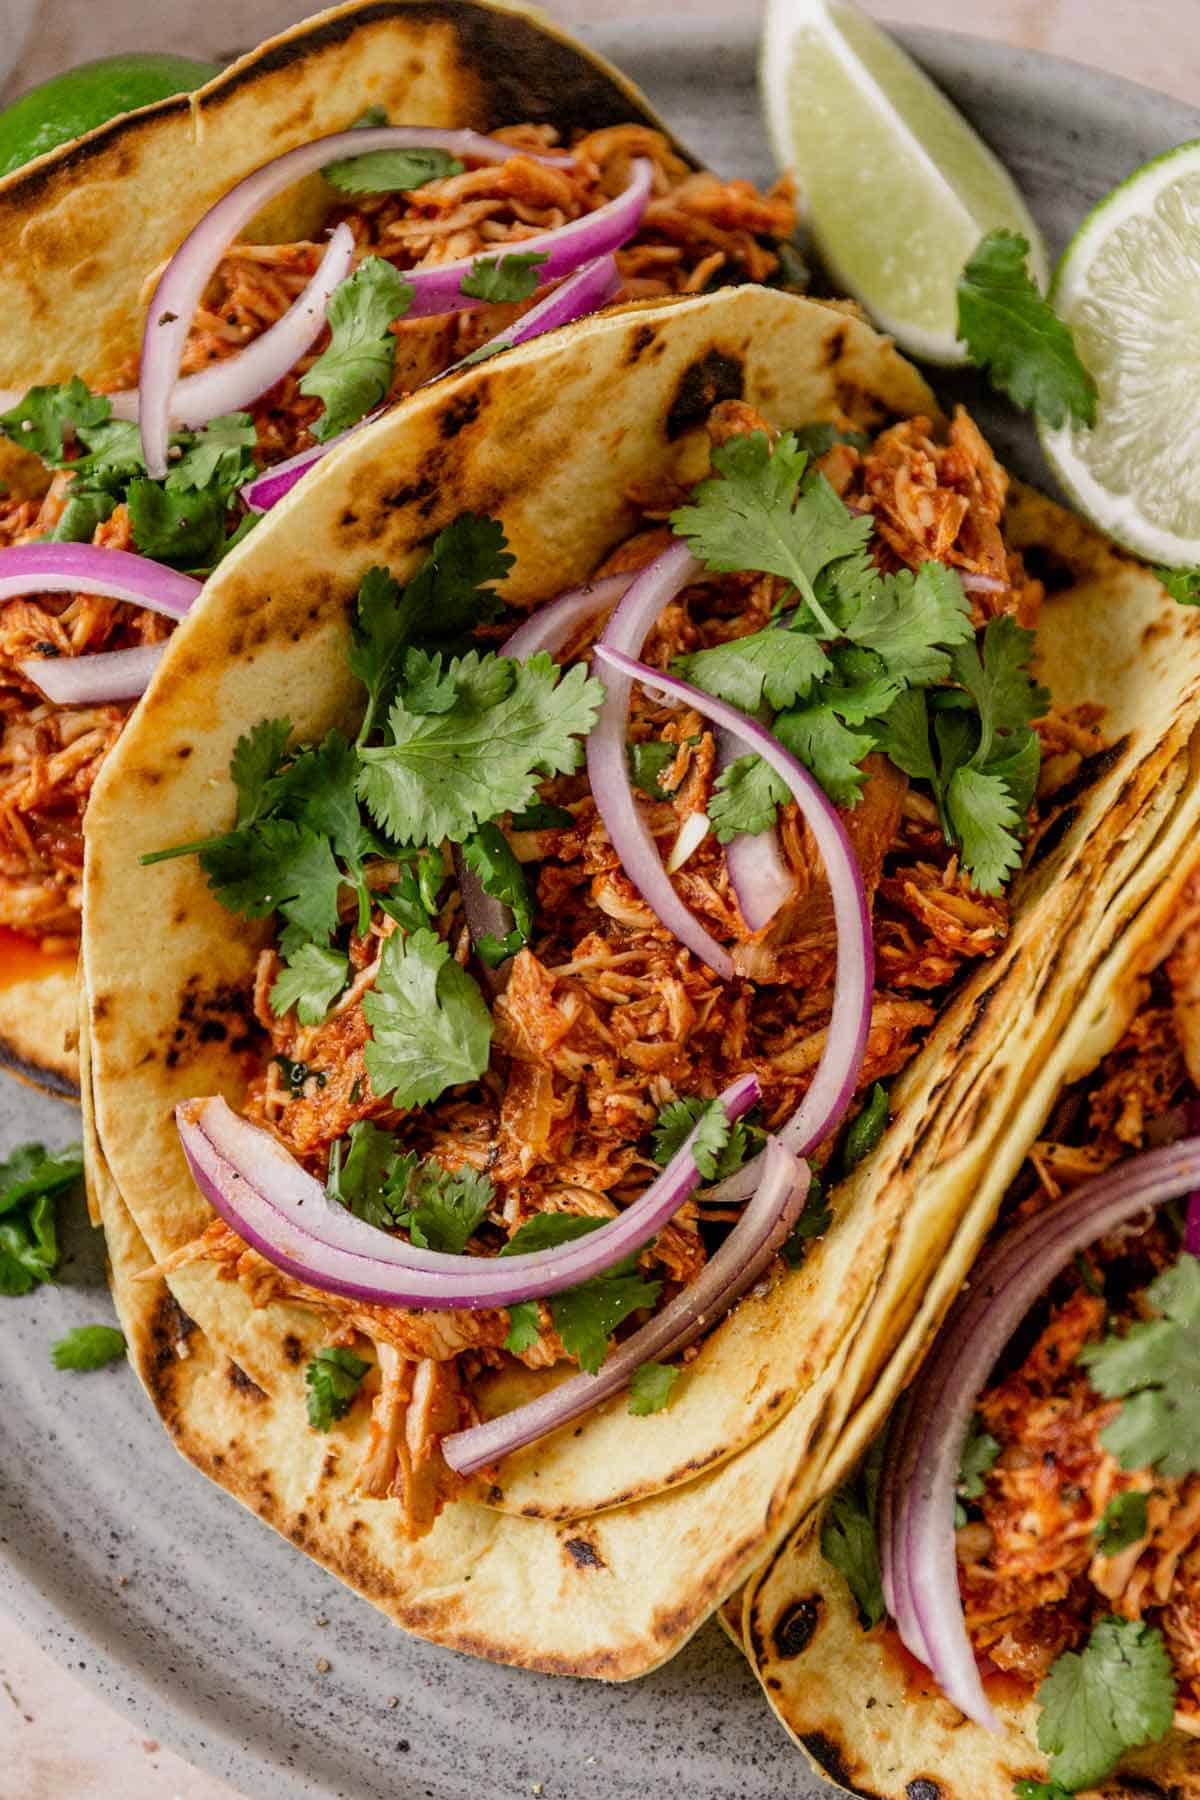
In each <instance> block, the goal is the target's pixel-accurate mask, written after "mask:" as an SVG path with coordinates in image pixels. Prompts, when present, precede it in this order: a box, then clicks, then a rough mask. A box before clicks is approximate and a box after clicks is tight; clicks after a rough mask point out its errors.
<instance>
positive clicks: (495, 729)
mask: <svg viewBox="0 0 1200 1800" xmlns="http://www.w3.org/2000/svg"><path fill="white" fill-rule="evenodd" d="M446 675H447V678H448V679H449V680H450V681H451V682H452V683H453V684H454V689H455V700H454V705H453V707H452V708H451V709H450V710H448V711H446V712H441V713H433V714H430V713H418V712H414V711H413V710H412V709H411V707H409V706H408V704H407V703H406V700H405V696H404V692H403V690H401V693H400V694H399V696H398V697H397V698H396V700H395V701H394V702H393V704H392V707H391V710H390V712H389V714H388V736H389V739H390V741H389V742H388V743H386V744H383V745H380V746H379V747H377V748H366V749H363V750H362V751H361V752H360V755H361V758H362V761H363V764H364V768H363V772H362V775H361V778H360V783H359V792H360V793H361V795H362V797H363V799H364V800H365V801H366V804H367V807H368V809H369V811H370V812H371V814H372V816H373V817H374V818H375V819H376V820H377V821H378V823H379V824H380V825H381V826H382V827H383V829H384V830H385V831H386V832H387V833H388V835H389V836H390V837H392V838H394V839H395V840H396V841H397V842H398V843H401V844H404V843H438V842H440V841H441V840H442V839H443V838H450V839H452V840H454V841H456V842H461V841H462V840H463V839H464V838H465V837H468V836H469V835H470V834H471V833H472V832H473V831H475V830H476V829H477V827H478V826H479V825H480V824H483V823H486V822H487V821H488V820H489V819H494V818H496V817H497V815H498V814H500V813H503V812H507V811H519V810H520V808H521V807H523V806H527V805H528V804H529V802H530V801H531V800H532V799H533V798H534V796H535V795H536V792H537V787H538V783H539V781H541V780H542V779H543V778H544V777H546V776H548V775H561V774H566V773H569V772H570V771H571V770H572V769H574V768H576V767H578V764H579V761H580V758H581V756H582V753H583V752H582V743H581V739H582V738H583V737H585V736H586V734H587V733H588V731H590V729H591V727H592V725H593V723H594V722H595V719H596V714H597V712H598V711H599V707H600V702H601V700H602V699H603V694H604V690H603V688H602V687H601V685H600V683H599V682H598V681H595V680H593V679H591V678H590V677H589V676H588V674H587V670H586V669H585V667H584V665H583V664H582V663H577V664H576V665H575V666H574V667H573V668H570V669H568V670H567V671H566V672H565V673H563V672H562V671H561V670H560V669H559V668H558V666H557V664H556V663H554V662H553V661H552V659H551V658H550V657H549V656H546V655H544V654H543V655H538V656H533V657H530V658H529V660H528V661H527V662H523V663H518V662H515V661H514V660H513V659H512V658H511V657H502V656H491V655H488V656H480V654H479V652H478V651H475V650H472V651H469V652H468V654H467V655H466V656H463V657H455V658H454V659H453V660H452V661H451V662H450V664H449V666H448V668H447V670H446Z"/></svg>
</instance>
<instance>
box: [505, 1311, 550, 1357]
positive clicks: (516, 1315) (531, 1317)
mask: <svg viewBox="0 0 1200 1800" xmlns="http://www.w3.org/2000/svg"><path fill="white" fill-rule="evenodd" d="M541 1328H542V1327H541V1315H540V1312H539V1309H538V1303H537V1301H536V1300H515V1301H514V1302H513V1304H512V1305H511V1306H510V1307H509V1309H508V1334H507V1336H506V1337H505V1339H504V1348H505V1349H506V1350H508V1351H510V1352H511V1353H512V1355H513V1356H523V1355H524V1354H525V1352H526V1351H527V1350H532V1349H533V1346H534V1345H535V1344H536V1343H537V1341H538V1334H539V1333H540V1331H541Z"/></svg>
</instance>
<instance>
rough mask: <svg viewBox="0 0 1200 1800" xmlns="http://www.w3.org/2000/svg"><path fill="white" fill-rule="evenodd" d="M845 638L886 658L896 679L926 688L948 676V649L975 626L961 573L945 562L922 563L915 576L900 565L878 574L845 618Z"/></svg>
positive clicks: (968, 638)
mask: <svg viewBox="0 0 1200 1800" xmlns="http://www.w3.org/2000/svg"><path fill="white" fill-rule="evenodd" d="M846 636H847V637H848V638H850V640H851V642H852V643H855V644H861V645H862V646H863V647H864V648H866V649H868V650H874V651H875V653H876V655H877V656H880V657H882V659H883V662H884V665H885V667H886V669H887V671H888V673H889V674H890V675H891V676H892V677H893V678H895V677H900V678H902V679H903V680H905V681H907V682H908V683H909V684H910V685H911V686H913V687H928V686H931V685H932V684H933V683H934V682H937V681H944V680H945V679H946V677H947V676H948V675H949V673H950V657H949V656H948V654H947V651H948V650H949V649H950V648H952V647H953V646H954V645H956V644H967V643H972V642H973V641H974V638H975V629H974V626H973V625H972V623H971V606H970V602H969V601H968V599H967V596H966V594H965V593H964V592H963V585H962V580H961V578H960V577H959V575H958V574H957V572H956V571H955V570H954V569H949V568H947V567H946V565H945V564H944V563H939V562H924V563H922V564H921V566H920V568H919V569H918V570H917V571H916V573H915V574H914V573H913V571H912V570H911V569H901V570H900V571H899V573H898V574H895V575H874V577H873V579H872V580H871V582H870V584H869V586H868V587H867V589H866V591H865V593H863V595H862V597H861V599H860V602H859V605H858V608H857V610H856V612H855V613H854V615H853V617H852V618H850V619H849V620H848V621H847V624H846ZM880 710H882V709H880Z"/></svg>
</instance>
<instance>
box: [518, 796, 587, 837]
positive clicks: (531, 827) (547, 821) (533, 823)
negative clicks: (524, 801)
mask: <svg viewBox="0 0 1200 1800" xmlns="http://www.w3.org/2000/svg"><path fill="white" fill-rule="evenodd" d="M574 823H575V820H574V818H573V817H572V815H571V814H570V813H569V812H568V811H567V809H566V807H565V806H549V805H547V804H546V802H545V801H543V800H535V801H534V802H533V804H532V806H527V807H526V808H525V810H524V812H515V813H514V814H513V816H512V819H511V820H510V824H511V826H512V829H513V830H514V831H565V830H569V829H570V827H571V826H572V825H573V824H574Z"/></svg>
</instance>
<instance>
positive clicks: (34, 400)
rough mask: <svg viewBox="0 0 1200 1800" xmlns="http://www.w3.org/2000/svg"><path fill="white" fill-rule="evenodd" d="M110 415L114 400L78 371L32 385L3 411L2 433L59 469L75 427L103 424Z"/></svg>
mask: <svg viewBox="0 0 1200 1800" xmlns="http://www.w3.org/2000/svg"><path fill="white" fill-rule="evenodd" d="M111 416H112V402H111V401H110V400H108V399H107V398H106V397H105V396H104V395H103V394H93V393H92V392H91V390H90V389H89V388H88V386H87V385H86V383H85V382H83V381H81V380H80V378H79V376H78V375H75V376H73V377H72V378H71V380H70V381H66V382H62V383H59V384H57V385H54V386H49V387H32V388H30V389H29V392H28V393H27V394H25V395H24V397H23V398H22V399H21V400H19V401H18V402H17V404H16V405H15V406H14V407H11V408H10V409H9V411H8V412H6V413H0V434H3V436H4V437H6V438H8V439H9V440H10V442H11V443H14V444H18V445H19V446H20V448H21V449H22V450H29V451H31V452H32V453H33V455H34V456H40V457H41V459H42V461H43V462H44V463H48V464H49V466H50V467H51V468H52V469H56V468H59V467H61V466H62V464H63V463H64V462H65V460H66V458H65V456H64V451H65V448H66V443H67V439H68V438H69V436H70V434H71V432H72V430H74V431H76V432H77V431H79V430H80V428H81V427H86V426H89V425H101V424H103V423H104V422H105V421H106V420H107V419H109V418H110V417H111Z"/></svg>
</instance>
